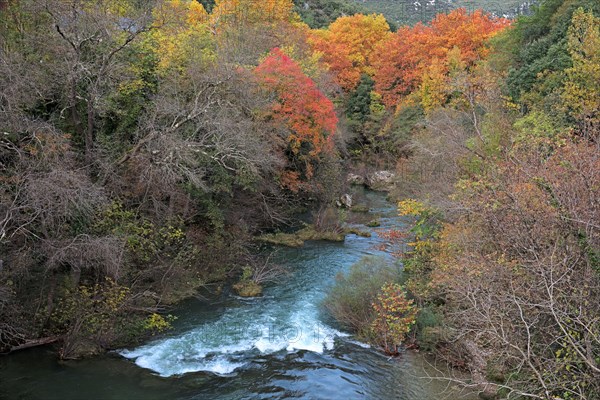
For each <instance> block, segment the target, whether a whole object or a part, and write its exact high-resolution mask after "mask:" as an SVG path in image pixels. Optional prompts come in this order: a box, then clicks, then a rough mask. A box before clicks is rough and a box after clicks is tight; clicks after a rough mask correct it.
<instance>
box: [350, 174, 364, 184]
mask: <svg viewBox="0 0 600 400" xmlns="http://www.w3.org/2000/svg"><path fill="white" fill-rule="evenodd" d="M346 182H348V184H350V185H364V184H365V177H364V176H361V175H356V174H348V177H347V178H346Z"/></svg>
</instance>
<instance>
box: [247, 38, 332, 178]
mask: <svg viewBox="0 0 600 400" xmlns="http://www.w3.org/2000/svg"><path fill="white" fill-rule="evenodd" d="M254 74H255V76H256V77H257V78H258V80H259V82H260V83H261V84H262V85H263V87H264V88H265V89H266V90H267V91H269V92H271V93H273V94H274V95H275V101H274V102H273V103H272V105H271V107H270V109H269V110H268V116H269V117H270V118H272V119H273V121H274V122H275V124H278V125H281V126H282V127H285V128H286V129H287V130H288V131H289V134H288V135H287V138H286V141H287V149H288V151H289V152H290V154H291V158H292V162H293V161H294V160H296V161H299V162H301V163H302V164H303V168H302V170H300V171H298V170H296V168H297V167H296V168H292V171H291V175H289V174H288V176H289V177H290V178H292V179H291V180H290V181H289V182H288V183H287V186H289V187H290V188H292V187H294V185H295V184H297V182H296V181H297V178H298V177H299V176H298V175H296V174H297V173H301V174H302V175H303V178H305V179H310V178H311V177H312V175H313V167H312V165H311V163H312V162H313V161H315V160H317V159H318V158H319V155H320V154H321V153H322V152H329V151H331V150H332V148H333V147H332V146H333V135H334V134H335V132H336V129H337V122H338V119H337V116H336V114H335V109H334V106H333V103H332V102H331V100H329V99H328V98H327V97H325V96H324V95H323V93H321V91H320V90H319V89H318V88H317V86H316V85H315V83H314V82H313V81H312V80H311V79H310V78H308V77H307V76H306V75H304V73H303V72H302V69H301V68H300V66H299V65H298V64H297V63H296V62H295V61H293V60H292V59H291V58H289V57H288V56H286V55H285V54H283V52H282V51H281V50H280V49H278V48H275V49H273V50H271V52H270V53H269V55H268V56H267V58H265V59H264V60H263V62H262V63H261V64H260V65H259V66H258V67H256V69H255V70H254Z"/></svg>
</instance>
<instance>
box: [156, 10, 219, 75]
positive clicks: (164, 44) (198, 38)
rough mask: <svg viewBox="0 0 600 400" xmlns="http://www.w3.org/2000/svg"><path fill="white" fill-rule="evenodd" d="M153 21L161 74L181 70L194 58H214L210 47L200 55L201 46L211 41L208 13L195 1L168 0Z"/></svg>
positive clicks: (157, 11)
mask: <svg viewBox="0 0 600 400" xmlns="http://www.w3.org/2000/svg"><path fill="white" fill-rule="evenodd" d="M154 21H155V22H154V26H155V29H154V30H153V31H152V41H153V45H154V46H155V50H156V54H157V55H158V57H159V64H158V68H159V72H162V73H164V72H165V71H167V70H169V69H171V68H173V67H175V68H181V67H183V66H185V65H186V64H187V62H188V60H190V58H192V57H195V58H196V60H197V58H198V57H200V58H201V59H203V60H206V59H212V58H213V57H214V56H213V54H212V51H211V49H210V46H204V47H205V48H204V50H203V51H201V52H200V54H198V52H197V48H198V44H199V43H206V42H209V41H210V32H209V28H208V13H207V12H206V10H205V9H204V7H203V6H202V4H200V3H198V2H197V1H195V0H170V1H166V2H164V3H161V4H160V5H159V6H157V7H156V8H155V9H154ZM197 61H198V60H197Z"/></svg>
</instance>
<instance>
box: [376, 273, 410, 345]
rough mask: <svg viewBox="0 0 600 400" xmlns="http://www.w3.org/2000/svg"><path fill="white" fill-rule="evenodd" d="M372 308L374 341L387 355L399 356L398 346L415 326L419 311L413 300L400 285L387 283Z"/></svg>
mask: <svg viewBox="0 0 600 400" xmlns="http://www.w3.org/2000/svg"><path fill="white" fill-rule="evenodd" d="M372 307H373V310H374V311H375V319H374V321H373V322H372V324H371V333H372V336H373V341H374V342H375V343H377V344H378V345H380V346H381V347H382V348H383V350H384V351H385V352H386V354H390V355H397V354H398V346H400V344H402V342H404V340H405V338H406V335H407V334H408V333H409V332H410V329H411V327H412V326H413V325H414V324H415V318H416V316H417V312H418V311H417V308H416V307H415V306H414V304H413V300H410V299H407V298H406V291H405V290H404V288H403V287H402V286H401V285H399V284H398V283H386V284H385V285H383V286H382V287H381V290H380V292H379V294H378V295H377V300H376V301H375V302H373V303H372Z"/></svg>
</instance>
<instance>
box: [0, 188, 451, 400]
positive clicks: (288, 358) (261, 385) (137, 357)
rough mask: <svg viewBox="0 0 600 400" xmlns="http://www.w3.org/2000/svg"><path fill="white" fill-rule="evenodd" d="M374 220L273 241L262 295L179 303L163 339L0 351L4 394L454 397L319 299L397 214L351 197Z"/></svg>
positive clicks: (424, 367)
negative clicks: (59, 353) (329, 234)
mask: <svg viewBox="0 0 600 400" xmlns="http://www.w3.org/2000/svg"><path fill="white" fill-rule="evenodd" d="M359 195H360V196H362V200H361V201H362V202H366V203H368V205H369V207H370V208H371V214H372V215H373V214H378V215H380V216H381V219H380V220H381V223H382V226H381V227H380V228H375V229H372V231H373V236H372V237H371V238H363V237H358V236H355V235H349V236H348V237H347V238H346V240H345V242H344V243H329V242H308V243H307V244H306V245H305V247H303V248H301V249H287V248H286V249H280V250H279V251H278V252H277V254H276V259H277V260H276V261H277V262H278V263H280V264H283V265H285V266H286V267H287V268H288V269H289V270H290V274H289V276H288V277H286V278H285V279H284V281H283V282H282V283H280V284H277V285H273V286H270V287H267V288H266V290H265V291H264V296H263V297H261V298H256V299H242V298H238V297H236V296H234V295H232V294H231V293H224V294H223V295H222V296H220V297H218V298H213V299H211V300H208V301H207V300H200V299H193V300H189V301H186V302H184V303H183V304H181V305H180V306H179V307H178V309H177V310H175V311H174V314H175V315H177V317H178V319H177V320H176V322H175V323H174V329H173V330H172V331H170V332H169V333H168V334H167V335H165V336H162V337H160V338H158V339H156V340H154V341H150V342H149V343H147V344H145V345H143V346H140V347H137V348H131V349H122V350H120V351H118V352H113V353H110V354H107V355H105V356H101V357H97V358H93V359H89V360H82V361H69V362H60V361H58V360H56V357H55V355H54V354H53V353H52V352H51V350H50V349H43V348H42V349H31V350H28V351H23V352H20V353H17V354H14V355H11V356H9V357H2V358H0V398H6V399H61V400H69V399H148V400H151V399H182V400H183V399H189V400H192V399H267V398H268V399H272V398H276V399H283V398H285V399H288V398H302V399H401V400H430V399H431V400H433V399H440V398H444V397H446V398H458V396H461V398H462V395H458V394H457V393H454V392H450V391H449V390H450V389H448V388H447V385H446V384H445V383H444V382H443V381H440V380H431V379H429V378H428V376H429V375H439V372H438V371H436V370H433V368H432V366H431V365H430V363H428V362H427V361H426V359H425V358H424V357H423V356H422V355H420V354H418V353H415V352H411V351H406V352H404V353H403V354H402V355H401V356H400V357H398V358H388V357H386V356H384V355H383V354H382V353H380V352H379V351H377V350H376V349H372V348H369V347H368V346H366V345H365V344H362V343H360V342H357V341H356V340H354V339H353V338H352V337H351V336H350V335H348V334H347V333H345V332H342V331H340V330H338V329H336V328H335V325H334V324H333V323H332V322H331V321H329V320H328V319H327V316H326V315H324V314H323V312H322V310H321V307H320V303H321V301H322V300H323V298H324V296H325V295H326V292H327V290H328V288H329V287H330V286H331V285H332V284H333V282H334V280H335V276H336V274H338V273H339V272H344V271H347V270H348V269H349V267H350V266H351V265H352V264H354V263H355V262H357V261H359V260H360V259H361V258H362V257H365V256H378V257H382V258H383V259H385V260H386V262H390V263H393V262H394V260H392V259H391V258H390V257H389V256H388V255H386V254H385V253H383V252H382V251H381V250H378V249H377V245H378V244H381V239H379V238H378V237H377V234H376V232H377V230H378V229H386V228H391V227H394V228H402V226H403V225H404V224H405V223H406V221H403V220H401V219H400V218H399V217H397V216H396V214H395V210H394V207H393V206H392V205H391V204H389V203H388V202H386V201H385V197H384V196H383V195H382V194H378V193H372V192H366V193H360V194H359Z"/></svg>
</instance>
